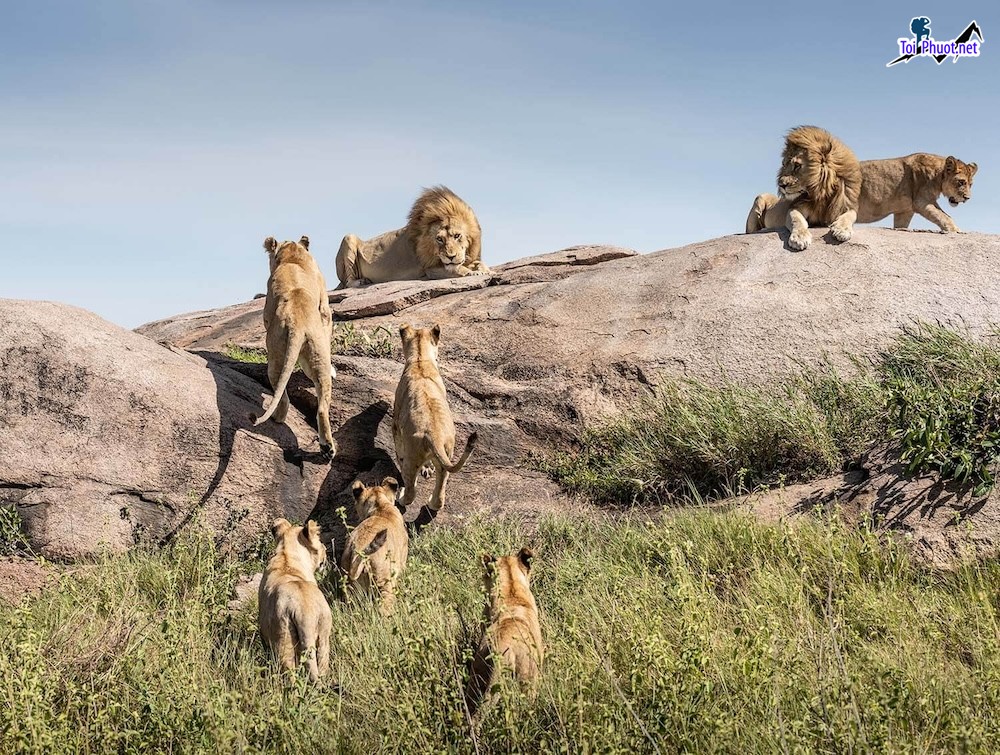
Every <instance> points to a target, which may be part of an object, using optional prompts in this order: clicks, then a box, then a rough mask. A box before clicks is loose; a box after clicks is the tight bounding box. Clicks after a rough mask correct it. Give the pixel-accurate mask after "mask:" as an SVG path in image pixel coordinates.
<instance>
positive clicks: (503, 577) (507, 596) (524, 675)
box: [465, 548, 545, 712]
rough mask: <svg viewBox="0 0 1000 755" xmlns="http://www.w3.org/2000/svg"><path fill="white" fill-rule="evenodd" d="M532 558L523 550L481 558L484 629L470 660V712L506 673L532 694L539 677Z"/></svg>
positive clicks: (540, 655)
mask: <svg viewBox="0 0 1000 755" xmlns="http://www.w3.org/2000/svg"><path fill="white" fill-rule="evenodd" d="M533 559H534V554H533V553H532V552H531V551H530V550H529V549H528V548H522V549H521V550H520V551H519V552H518V553H517V554H515V555H513V556H504V557H503V558H499V559H498V558H496V557H494V556H489V555H485V554H484V555H483V587H484V589H485V592H486V610H485V614H484V618H485V623H486V630H485V632H484V633H483V638H482V641H481V642H480V644H479V648H478V650H477V651H476V654H475V656H474V657H473V659H472V664H471V668H470V673H469V683H468V686H467V687H466V690H465V699H466V705H468V707H469V710H470V711H471V712H474V711H475V710H476V709H477V708H478V707H479V705H480V703H482V701H483V698H484V697H485V696H486V694H487V693H488V692H489V690H490V688H491V687H492V686H493V684H494V683H495V681H496V670H497V668H498V667H501V668H505V669H507V670H508V671H510V672H511V673H513V675H514V677H515V678H516V679H517V680H518V681H519V682H520V683H521V684H522V686H525V687H528V688H531V689H533V688H534V686H535V684H536V683H537V682H538V679H539V677H540V675H541V668H542V658H543V656H544V653H545V651H544V648H543V646H542V627H541V624H540V623H539V620H538V606H537V605H536V604H535V597H534V595H532V594H531V586H530V585H529V578H530V576H531V562H532V560H533Z"/></svg>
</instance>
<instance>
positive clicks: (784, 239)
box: [750, 226, 850, 254]
mask: <svg viewBox="0 0 1000 755" xmlns="http://www.w3.org/2000/svg"><path fill="white" fill-rule="evenodd" d="M823 228H825V229H826V232H825V233H824V234H823V235H822V236H820V237H819V238H816V237H815V236H814V237H813V240H812V243H811V244H810V245H809V246H810V248H811V247H812V246H814V245H815V244H818V243H819V242H820V241H822V242H823V243H824V244H828V245H830V246H839V245H841V244H848V243H850V242H849V241H837V239H835V238H834V237H833V231H831V230H830V229H829V228H826V227H825V226H816V227H812V226H810V228H809V231H810V232H812V231H816V230H820V229H823ZM761 233H773V234H774V235H776V236H777V237H778V238H779V239H780V240H781V245H782V248H784V250H785V251H786V252H792V253H794V254H800V253H802V252H808V251H809V249H792V246H791V244H790V243H788V240H789V239H790V238H791V237H792V232H791V231H789V230H788V229H787V228H786V227H784V226H781V227H780V228H762V229H761V230H759V231H755V232H754V233H752V234H750V235H751V236H753V235H756V234H761Z"/></svg>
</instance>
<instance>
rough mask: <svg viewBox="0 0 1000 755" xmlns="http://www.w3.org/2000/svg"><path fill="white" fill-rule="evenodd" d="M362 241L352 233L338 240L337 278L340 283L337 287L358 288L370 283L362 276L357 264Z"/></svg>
mask: <svg viewBox="0 0 1000 755" xmlns="http://www.w3.org/2000/svg"><path fill="white" fill-rule="evenodd" d="M363 243H364V242H363V241H361V239H359V238H358V237H357V236H355V235H354V234H352V233H349V234H347V235H346V236H344V240H343V241H341V242H340V249H339V250H338V251H337V278H339V279H340V285H339V286H337V288H358V287H359V286H367V285H368V284H369V283H371V281H369V280H367V279H366V278H364V277H362V275H361V269H360V267H359V265H358V261H359V260H360V259H361V245H362V244H363Z"/></svg>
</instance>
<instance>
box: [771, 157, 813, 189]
mask: <svg viewBox="0 0 1000 755" xmlns="http://www.w3.org/2000/svg"><path fill="white" fill-rule="evenodd" d="M808 168H809V154H808V152H806V151H805V150H802V149H796V150H793V151H790V152H789V151H786V153H785V154H784V155H783V156H782V160H781V168H779V169H778V193H779V194H780V195H781V197H782V199H787V200H789V201H791V200H793V199H798V198H799V197H800V196H802V195H803V194H805V193H806V185H805V181H806V175H807V174H808V172H809V171H808Z"/></svg>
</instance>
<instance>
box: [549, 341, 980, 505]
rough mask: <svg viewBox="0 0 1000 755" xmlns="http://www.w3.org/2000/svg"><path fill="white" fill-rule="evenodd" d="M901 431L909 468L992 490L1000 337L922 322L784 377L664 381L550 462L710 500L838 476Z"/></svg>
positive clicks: (560, 471) (640, 491) (568, 478)
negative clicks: (864, 352) (833, 363)
mask: <svg viewBox="0 0 1000 755" xmlns="http://www.w3.org/2000/svg"><path fill="white" fill-rule="evenodd" d="M890 442H893V443H895V444H897V445H898V447H899V449H900V452H901V453H902V457H903V459H904V460H905V461H907V462H908V463H909V465H910V469H911V471H912V472H936V473H938V474H940V475H941V476H942V477H943V478H945V479H954V480H956V481H957V482H959V483H966V484H969V485H973V486H974V487H975V490H976V492H977V493H980V494H982V493H985V492H987V491H988V490H989V489H990V488H991V487H992V485H993V484H994V480H995V472H996V468H997V465H998V463H1000V348H998V340H997V337H991V338H987V339H985V340H982V341H979V340H976V339H974V338H972V337H971V336H970V335H969V334H968V333H967V332H966V331H962V330H956V329H951V328H948V327H945V326H941V325H932V324H925V323H919V324H915V325H913V326H911V327H908V328H905V329H904V330H903V331H902V332H901V333H900V334H899V335H898V337H897V338H896V339H895V340H894V341H893V342H892V343H891V344H890V346H889V347H888V348H887V349H886V350H885V351H884V352H882V353H881V354H879V355H878V356H877V357H876V358H875V359H872V360H867V361H863V360H860V359H857V360H854V369H853V370H852V371H851V372H850V373H849V374H846V375H845V374H842V373H839V372H837V371H836V370H834V369H833V368H832V367H829V366H826V367H823V368H820V369H813V370H803V371H801V372H800V373H799V374H798V375H795V376H793V377H790V378H787V379H785V380H782V381H779V382H777V383H776V384H774V385H770V386H766V387H760V386H752V385H744V384H740V383H737V382H734V381H723V382H721V383H713V384H708V383H705V382H701V381H697V380H667V381H666V382H665V383H664V384H663V385H662V386H661V387H660V388H659V389H658V391H657V393H656V394H655V395H654V396H652V397H650V398H648V399H646V400H643V401H640V402H639V403H637V404H636V405H635V406H633V407H630V408H629V410H628V411H627V412H625V413H623V414H622V415H621V416H620V417H618V418H613V419H611V420H610V421H607V422H605V423H603V424H600V425H597V426H594V427H591V428H588V429H587V430H586V431H585V433H584V435H583V438H582V441H581V443H580V447H579V448H578V449H577V450H576V451H575V452H573V453H565V454H561V455H556V456H554V457H553V458H551V459H549V460H548V461H547V462H546V463H545V464H544V466H545V467H546V469H547V470H548V471H549V472H550V473H551V474H552V475H553V476H554V477H555V479H557V480H559V481H560V482H561V483H562V484H563V485H564V486H565V487H567V488H568V489H570V490H572V491H576V492H579V493H582V494H584V495H586V496H588V497H590V498H592V499H594V500H596V501H598V502H607V503H615V504H631V503H644V504H649V503H669V502H673V501H684V500H687V499H691V498H698V499H711V498H718V497H722V496H727V495H731V494H733V493H742V492H746V491H748V490H752V489H753V488H755V487H758V486H771V485H776V484H781V483H784V482H797V481H804V480H809V479H812V478H815V477H818V476H823V475H828V474H832V473H834V472H836V471H839V470H840V469H842V468H844V466H845V465H848V464H850V463H851V462H852V461H853V460H854V459H856V458H857V457H858V456H859V455H860V454H862V453H863V452H865V451H867V450H869V448H871V447H872V446H873V445H876V444H888V443H890Z"/></svg>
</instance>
